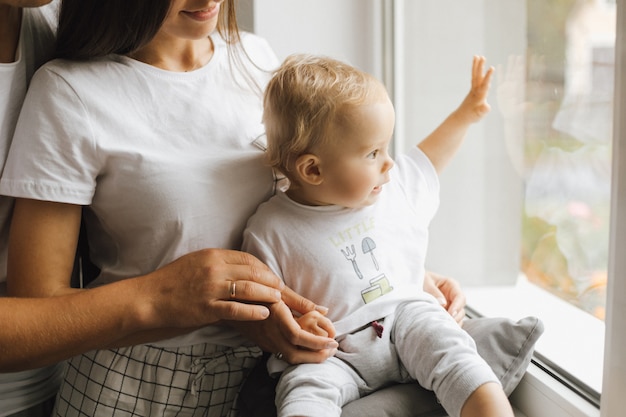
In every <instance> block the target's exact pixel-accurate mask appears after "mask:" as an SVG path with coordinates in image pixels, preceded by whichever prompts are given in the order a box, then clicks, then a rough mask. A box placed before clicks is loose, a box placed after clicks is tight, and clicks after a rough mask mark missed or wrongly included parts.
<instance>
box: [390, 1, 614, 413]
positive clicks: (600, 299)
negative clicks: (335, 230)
mask: <svg viewBox="0 0 626 417" xmlns="http://www.w3.org/2000/svg"><path fill="white" fill-rule="evenodd" d="M393 5H394V9H393V13H394V16H395V22H397V21H400V24H399V25H398V27H397V28H396V29H395V34H394V37H395V41H394V47H395V50H396V55H398V54H399V55H401V56H400V57H399V58H398V57H397V58H396V65H400V66H401V69H400V70H398V69H396V71H395V74H394V75H395V77H394V78H393V81H394V84H393V86H394V87H393V93H394V101H395V102H396V103H399V105H398V106H397V110H399V111H398V125H399V127H400V128H399V129H398V130H397V133H398V142H397V143H398V146H399V150H402V149H407V148H408V147H412V146H414V144H415V143H416V141H418V140H419V139H420V138H423V137H425V136H426V135H427V134H428V133H429V132H430V130H432V129H433V128H434V127H435V126H436V125H437V124H438V123H439V122H440V121H441V120H443V118H444V117H445V116H446V115H447V114H448V113H449V112H450V111H452V110H453V109H454V107H455V106H456V105H458V103H459V102H460V100H461V99H462V97H463V96H464V95H465V94H466V92H467V90H468V88H469V75H470V63H471V57H472V55H474V54H480V55H485V56H486V57H487V61H488V63H490V65H494V66H495V67H496V76H495V79H494V80H493V82H492V94H491V96H490V104H491V105H492V112H491V113H490V114H489V115H488V116H487V118H486V119H485V120H484V121H483V122H481V123H480V124H479V125H476V126H474V127H472V128H471V130H470V132H469V134H468V137H467V139H466V142H465V143H464V145H463V147H462V149H461V150H460V152H459V155H458V156H457V158H456V160H454V161H453V163H452V164H451V166H450V167H449V168H447V169H446V171H445V172H444V173H443V174H442V177H441V181H442V200H441V208H440V211H439V214H438V216H437V218H436V219H435V221H434V223H433V226H432V228H431V247H430V252H429V268H430V269H431V270H434V271H437V272H441V273H445V274H447V275H449V276H452V277H455V278H457V279H458V280H459V281H461V282H462V283H463V285H464V287H465V288H466V289H467V290H468V295H469V301H470V303H471V304H472V305H473V306H474V307H475V308H476V309H477V310H478V311H479V312H480V313H483V314H486V315H493V316H503V315H504V316H510V317H512V318H521V317H523V316H524V315H528V314H532V315H536V316H539V317H541V318H542V319H543V320H544V322H545V323H546V333H545V334H544V336H543V337H542V338H541V340H540V341H539V343H538V345H537V352H538V356H539V357H540V358H541V359H542V360H543V361H544V364H545V365H546V367H548V368H550V369H551V370H553V371H555V372H557V373H558V374H559V375H560V378H562V380H563V381H566V383H568V384H570V385H571V386H572V387H573V388H574V389H576V390H577V391H578V392H579V393H580V394H581V395H583V396H584V397H585V398H587V399H588V400H589V401H590V402H593V403H595V404H598V405H599V403H600V393H601V391H602V381H603V374H602V369H603V357H604V340H605V324H604V322H603V320H604V318H605V312H606V293H607V277H608V276H609V273H608V271H609V266H610V262H609V258H610V257H609V253H610V249H611V246H610V236H611V230H612V229H611V227H612V228H613V230H614V229H615V227H616V223H615V221H616V220H615V218H614V219H613V220H612V221H613V223H611V205H612V204H613V205H615V203H616V197H615V196H616V195H615V194H613V197H611V176H612V174H613V175H615V173H612V169H611V166H612V158H613V151H614V149H613V146H612V143H613V131H614V130H613V129H614V121H613V106H614V103H613V97H614V90H615V85H614V76H615V74H616V61H615V58H614V57H615V41H616V36H615V29H616V12H617V8H618V7H619V6H617V7H616V3H615V2H614V1H608V0H550V1H544V0H506V1H502V0H484V1H478V0H472V1H464V2H458V1H452V0H422V1H417V2H413V1H395V2H393ZM395 22H394V23H395ZM621 22H622V23H621V24H622V25H623V24H624V23H623V20H621ZM618 26H619V25H618ZM622 152H623V151H622ZM617 156H619V155H617ZM614 207H615V206H614ZM614 214H615V213H614ZM611 225H613V226H611ZM614 232H615V231H614ZM613 250H615V247H613ZM474 288H476V289H474ZM622 297H623V293H622ZM625 301H626V300H624V299H623V298H622V299H620V301H619V302H620V303H624V302H625ZM620 340H622V339H620ZM622 349H623V348H622Z"/></svg>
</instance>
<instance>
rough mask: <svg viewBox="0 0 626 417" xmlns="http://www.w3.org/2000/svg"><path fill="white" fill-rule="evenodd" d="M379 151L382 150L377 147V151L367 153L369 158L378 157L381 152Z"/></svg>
mask: <svg viewBox="0 0 626 417" xmlns="http://www.w3.org/2000/svg"><path fill="white" fill-rule="evenodd" d="M379 152H380V151H379V150H378V149H377V150H375V151H372V152H370V153H369V154H368V155H367V157H368V158H369V159H376V157H377V156H378V153H379Z"/></svg>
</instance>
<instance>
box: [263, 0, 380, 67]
mask: <svg viewBox="0 0 626 417" xmlns="http://www.w3.org/2000/svg"><path fill="white" fill-rule="evenodd" d="M380 4H381V0H340V1H337V0H316V1H311V0H254V1H253V15H254V17H253V21H254V32H255V33H257V34H259V35H261V36H263V37H264V38H266V39H267V40H268V41H269V42H270V44H271V45H272V47H273V48H274V50H275V51H276V54H277V55H278V57H279V58H280V59H281V60H282V59H284V58H285V57H286V56H287V55H289V54H291V53H299V52H304V53H314V54H323V55H329V56H332V57H334V58H337V59H341V60H344V61H347V62H349V63H351V64H352V65H355V66H357V67H359V68H361V69H363V70H364V71H368V72H371V73H373V74H374V75H376V76H378V75H379V74H380V69H379V67H380V60H379V56H378V55H379V50H380V41H379V39H378V38H379V37H378V33H379V30H380V28H379V22H378V16H377V13H378V9H379V7H380Z"/></svg>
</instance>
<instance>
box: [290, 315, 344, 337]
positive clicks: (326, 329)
mask: <svg viewBox="0 0 626 417" xmlns="http://www.w3.org/2000/svg"><path fill="white" fill-rule="evenodd" d="M296 321H297V322H298V324H299V325H300V328H301V329H302V330H306V331H307V332H309V333H313V334H314V335H316V336H323V337H335V326H333V323H332V321H330V320H329V319H328V318H327V317H325V316H324V315H323V314H321V313H320V312H318V311H316V310H313V311H309V312H308V313H305V314H303V315H302V316H300V317H297V318H296Z"/></svg>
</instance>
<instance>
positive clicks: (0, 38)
mask: <svg viewBox="0 0 626 417" xmlns="http://www.w3.org/2000/svg"><path fill="white" fill-rule="evenodd" d="M21 23H22V9H21V8H20V7H15V6H9V5H7V4H0V63H9V62H15V54H16V51H17V44H18V42H19V39H20V26H21Z"/></svg>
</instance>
